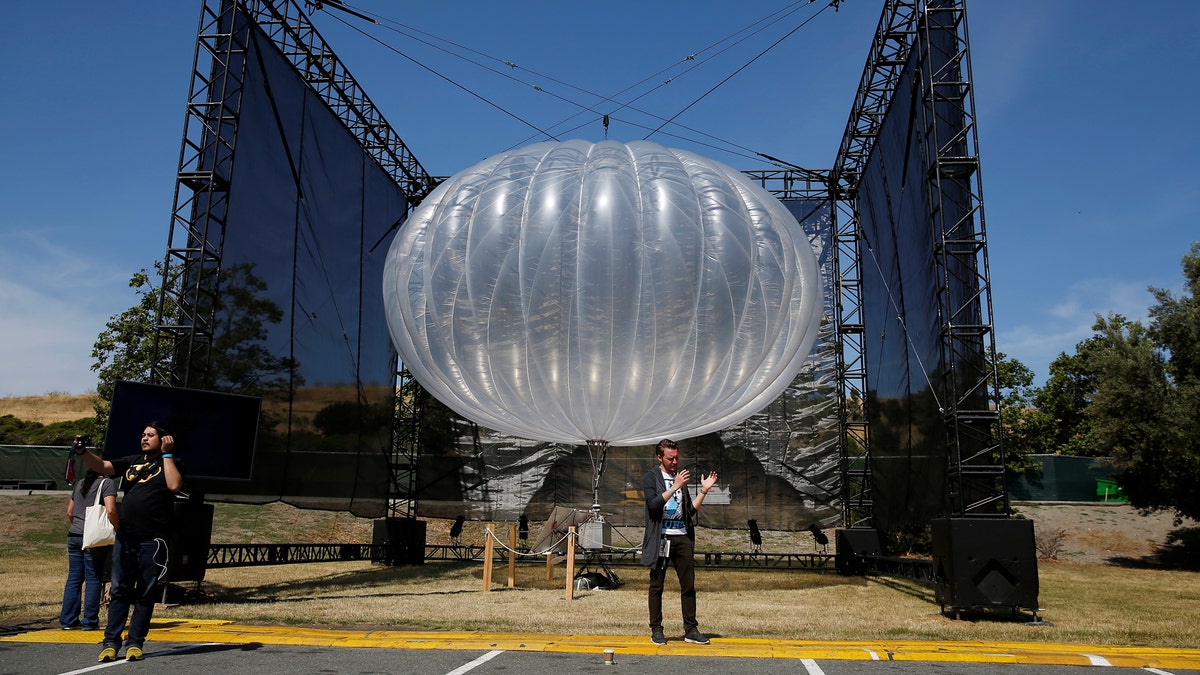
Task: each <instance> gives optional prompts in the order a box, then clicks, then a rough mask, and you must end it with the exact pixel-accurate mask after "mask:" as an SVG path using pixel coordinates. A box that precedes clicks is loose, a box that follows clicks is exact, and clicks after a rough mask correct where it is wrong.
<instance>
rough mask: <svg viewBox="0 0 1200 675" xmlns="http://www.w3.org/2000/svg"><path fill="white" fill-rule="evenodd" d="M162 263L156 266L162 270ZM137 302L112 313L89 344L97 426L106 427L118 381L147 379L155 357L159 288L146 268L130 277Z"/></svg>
mask: <svg viewBox="0 0 1200 675" xmlns="http://www.w3.org/2000/svg"><path fill="white" fill-rule="evenodd" d="M161 267H162V263H157V264H156V268H158V269H160V270H161ZM129 287H130V288H132V289H133V293H134V295H135V296H136V297H137V302H136V303H134V305H133V306H132V307H130V308H129V309H127V310H125V311H124V312H121V313H120V314H114V315H113V316H112V317H110V318H109V319H108V323H106V324H105V325H104V330H103V331H101V333H100V335H98V336H97V337H96V342H95V343H93V345H92V358H93V359H95V362H94V363H93V364H92V371H93V372H95V373H96V375H97V377H98V380H97V383H96V402H95V404H94V405H95V410H96V428H97V429H104V428H105V427H107V426H108V411H109V405H110V402H111V401H112V394H113V387H114V385H115V384H116V382H117V380H130V381H133V382H148V381H149V380H150V366H151V363H152V360H153V356H154V332H155V325H154V317H155V315H156V313H157V311H158V287H157V286H155V285H154V284H152V283H150V275H149V274H147V273H146V269H145V268H142V269H140V270H138V271H137V272H136V273H135V274H134V275H133V276H132V277H131V278H130V279H129Z"/></svg>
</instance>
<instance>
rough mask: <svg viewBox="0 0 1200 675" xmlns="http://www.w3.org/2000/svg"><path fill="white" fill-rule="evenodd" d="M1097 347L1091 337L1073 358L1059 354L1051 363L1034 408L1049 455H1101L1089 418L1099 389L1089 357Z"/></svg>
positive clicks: (1035, 398) (1077, 347)
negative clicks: (1096, 388)
mask: <svg viewBox="0 0 1200 675" xmlns="http://www.w3.org/2000/svg"><path fill="white" fill-rule="evenodd" d="M1097 343H1098V338H1096V337H1090V338H1088V339H1086V340H1083V341H1082V342H1080V343H1078V344H1076V345H1075V353H1074V354H1066V353H1060V354H1059V355H1058V358H1056V359H1054V361H1052V362H1051V363H1050V375H1049V377H1047V378H1046V383H1045V384H1044V385H1043V386H1042V388H1041V389H1039V390H1038V391H1037V392H1036V393H1035V394H1034V396H1033V399H1032V400H1033V405H1034V407H1036V408H1037V409H1038V411H1039V413H1040V415H1041V416H1042V419H1043V425H1042V427H1041V429H1040V432H1041V433H1042V434H1043V436H1042V439H1043V441H1042V442H1043V443H1044V446H1045V447H1046V449H1047V451H1048V452H1054V453H1058V454H1062V455H1073V456H1082V457H1096V456H1098V455H1099V454H1102V453H1101V452H1099V451H1098V450H1097V447H1096V442H1095V439H1094V438H1092V432H1091V419H1090V418H1089V417H1088V414H1087V409H1088V406H1089V405H1090V404H1091V401H1092V395H1093V392H1094V390H1095V387H1096V385H1095V382H1094V375H1093V373H1092V367H1091V365H1090V363H1089V361H1088V356H1089V354H1091V353H1092V352H1093V351H1094V350H1095V348H1096V346H1097Z"/></svg>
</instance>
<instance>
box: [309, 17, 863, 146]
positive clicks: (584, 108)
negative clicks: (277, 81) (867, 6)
mask: <svg viewBox="0 0 1200 675" xmlns="http://www.w3.org/2000/svg"><path fill="white" fill-rule="evenodd" d="M839 1H840V0H833V2H831V3H829V4H828V5H826V6H825V7H823V8H822V9H821V10H819V11H818V12H817V13H816V14H814V15H812V16H811V17H809V18H807V19H805V20H804V21H803V22H801V23H800V25H798V26H796V27H795V28H793V29H792V30H790V31H789V32H788V33H787V34H785V35H784V36H783V37H781V38H779V39H778V40H776V41H775V42H774V43H772V44H771V45H770V46H769V47H768V48H767V49H766V50H763V51H762V52H760V53H759V54H758V55H756V56H755V57H754V58H752V59H751V60H750V61H748V62H747V63H746V64H744V65H742V66H741V67H739V68H738V69H737V70H735V71H734V72H733V73H731V74H730V75H729V76H728V77H726V78H725V79H723V80H722V81H721V82H720V83H718V84H717V85H715V86H714V87H712V88H710V89H709V90H708V91H707V92H705V93H704V94H703V95H702V96H700V97H699V98H697V99H696V100H695V101H693V102H692V103H690V104H688V106H686V107H685V108H683V109H682V110H680V111H679V112H678V113H676V114H675V115H674V116H672V117H671V118H667V119H664V118H663V117H661V116H659V115H656V114H654V113H651V112H649V111H646V110H642V109H639V108H636V107H634V106H633V105H632V104H633V103H634V102H636V101H638V100H640V99H641V98H644V97H645V96H647V95H649V94H650V93H652V92H654V91H656V90H658V89H660V88H662V87H664V86H666V85H668V84H670V83H672V82H673V81H675V80H676V79H678V78H679V77H682V76H683V75H686V74H688V73H690V72H692V71H693V70H695V69H696V68H698V67H699V66H700V65H703V64H705V63H707V62H708V61H710V60H712V59H713V58H715V57H716V56H718V55H720V54H722V53H725V52H726V51H728V50H729V49H732V48H733V47H734V46H736V45H738V44H741V43H742V42H745V41H746V40H748V39H750V38H751V37H753V36H755V35H757V34H759V33H761V32H762V31H763V30H766V29H767V28H769V27H771V26H773V25H775V24H777V23H779V22H780V21H782V20H784V19H786V18H787V17H788V16H791V15H792V14H794V13H795V12H797V11H799V10H800V9H801V8H802V7H806V6H808V5H811V4H813V3H814V2H815V0H797V2H794V3H792V4H791V5H788V6H786V7H783V8H781V9H779V10H776V11H775V12H773V13H771V14H769V15H767V16H766V17H764V18H762V19H759V20H757V21H755V22H753V23H751V24H749V25H748V26H746V27H744V28H741V29H739V30H738V31H735V32H734V33H732V34H731V35H729V36H726V37H725V38H722V39H721V40H718V41H716V42H714V43H712V44H710V45H708V46H706V47H705V48H704V49H702V50H700V51H698V52H695V53H693V54H689V55H687V56H686V57H684V58H682V59H680V60H679V61H677V62H675V63H674V64H672V65H670V66H667V67H665V68H662V69H660V70H659V71H657V72H656V73H654V74H652V75H649V76H647V77H645V78H642V79H641V80H639V81H638V82H637V83H635V84H633V85H630V86H629V87H626V88H624V89H622V90H621V91H619V92H617V93H616V94H613V95H612V96H604V95H601V94H598V93H596V92H592V91H589V90H587V89H584V88H582V87H578V86H576V85H573V84H570V83H568V82H565V81H563V80H560V79H557V78H554V77H551V76H549V75H546V74H544V73H539V72H537V71H534V70H530V69H527V68H523V67H521V66H519V65H517V64H516V63H514V62H512V61H509V60H504V59H501V58H498V57H494V56H491V55H488V54H485V53H483V52H480V51H478V50H475V49H472V48H470V47H467V46H465V45H462V44H459V43H457V42H454V41H452V40H447V39H445V38H441V37H438V36H436V35H433V34H431V33H428V32H425V31H422V30H420V29H417V28H414V27H412V26H408V25H406V24H403V23H401V22H399V21H395V20H393V19H389V18H387V17H384V16H382V15H380V14H377V13H373V12H370V11H368V10H365V9H362V8H357V7H353V8H352V6H351V5H347V4H346V3H343V2H337V3H336V5H333V4H331V5H330V7H334V6H336V7H337V9H339V10H342V11H345V12H347V13H349V14H352V15H354V16H358V17H360V18H363V19H364V20H366V21H369V22H370V23H372V24H373V25H377V26H380V27H381V28H383V29H385V30H389V31H392V32H394V33H396V34H398V35H402V36H404V37H407V38H409V39H411V40H414V41H417V42H419V43H421V44H424V45H426V46H428V47H431V48H433V49H436V50H438V51H441V52H443V53H445V54H448V55H450V56H452V57H454V58H458V59H461V60H463V61H465V62H467V63H470V64H472V65H475V66H477V67H479V68H483V69H484V70H486V71H488V72H491V73H493V74H497V75H500V76H501V77H504V78H506V79H509V80H511V81H513V82H516V83H519V84H521V85H522V86H524V87H528V88H531V89H533V90H535V91H537V92H539V93H544V94H547V95H549V96H552V97H553V98H555V99H556V100H558V101H561V102H563V103H566V104H568V105H573V106H576V107H578V108H580V112H579V113H576V114H575V115H572V116H571V117H568V118H566V119H565V120H561V121H559V122H556V123H555V124H552V125H550V126H549V127H548V128H546V129H542V128H540V127H538V126H537V125H535V124H533V123H532V122H530V121H528V120H525V119H524V118H522V117H520V116H518V115H517V114H515V113H513V112H511V111H509V110H507V109H505V108H503V107H502V106H501V105H499V104H498V103H495V102H493V101H490V100H488V99H486V98H484V97H483V96H481V95H479V94H477V93H475V92H474V91H472V90H471V89H469V88H467V87H466V86H465V85H462V84H459V83H457V82H455V81H453V80H451V79H450V78H448V77H447V76H445V75H443V74H441V73H439V72H438V71H436V70H435V69H433V68H432V67H430V66H427V65H425V64H423V63H421V62H419V61H417V60H416V59H414V58H412V57H410V56H408V55H407V54H405V53H403V52H401V51H400V50H399V49H397V48H395V47H393V46H391V45H389V44H387V43H386V42H384V41H383V40H380V39H378V38H376V37H374V36H372V35H370V34H369V33H366V32H365V31H363V30H361V29H359V28H358V27H356V26H352V25H351V24H349V23H347V22H346V21H345V20H343V19H342V18H341V17H338V16H332V15H331V16H332V18H334V19H335V20H337V21H339V22H340V23H342V24H343V25H345V26H347V27H349V28H352V29H354V30H356V31H358V32H359V33H360V34H362V35H364V36H366V37H367V38H369V39H371V40H373V41H375V42H376V43H377V44H380V45H381V46H383V47H385V48H386V49H389V50H391V51H392V52H394V53H396V54H397V55H399V56H402V57H403V58H405V59H407V60H409V61H410V62H412V63H414V64H416V65H417V66H419V67H421V68H424V69H425V70H427V71H429V72H431V73H433V74H434V75H436V76H438V77H440V78H442V79H443V80H446V81H447V82H449V83H451V84H453V85H454V86H456V87H458V88H460V89H462V90H463V91H465V92H467V93H468V94H470V95H472V96H474V97H476V98H478V99H480V100H482V101H484V102H485V103H487V104H488V105H490V106H492V107H494V108H496V109H497V110H500V111H501V112H503V113H504V114H506V115H508V116H510V117H512V118H514V119H516V120H517V121H519V122H520V123H522V124H524V125H525V126H528V127H530V128H531V129H533V130H534V131H535V132H536V133H535V134H534V135H532V136H528V137H526V138H525V139H523V140H522V141H520V142H518V143H516V144H515V145H513V146H510V148H509V149H510V150H511V149H512V148H515V147H520V146H523V145H526V144H528V143H529V142H530V141H532V140H533V139H535V138H537V137H538V136H543V137H546V138H549V139H552V140H559V139H560V138H559V137H560V136H562V135H563V134H565V133H570V132H573V131H575V130H577V129H580V128H582V127H585V126H587V125H589V124H593V123H595V122H596V121H597V120H604V121H607V120H616V121H620V122H623V123H626V124H629V125H630V126H632V127H635V128H640V129H647V130H649V133H648V134H647V135H646V136H645V138H647V139H648V138H650V137H651V136H654V135H656V134H660V133H661V134H663V135H665V136H669V137H672V138H678V139H681V140H685V141H688V142H692V143H695V144H697V145H701V146H703V147H709V148H713V149H715V150H720V151H723V152H729V153H730V154H734V155H738V156H742V157H746V158H748V159H753V160H756V161H761V160H763V159H765V160H767V161H770V162H772V163H775V164H777V165H785V166H786V165H787V163H786V162H780V161H779V160H775V159H774V158H772V157H770V156H768V155H763V154H762V153H758V152H756V151H754V150H752V149H750V148H746V147H744V146H741V145H738V144H736V143H733V142H732V141H729V140H727V139H722V138H719V137H717V136H714V135H711V134H707V133H705V132H702V131H699V130H697V129H693V128H691V127H688V126H686V125H683V124H679V123H678V122H675V119H676V118H678V117H679V116H680V115H682V114H683V113H684V112H686V111H687V110H688V109H689V108H691V107H693V106H694V105H696V104H697V103H699V101H701V100H703V99H704V98H705V97H707V96H708V95H710V94H711V93H712V92H714V91H715V90H716V89H717V88H719V87H720V86H722V85H723V84H724V83H725V82H728V81H729V80H730V79H732V78H733V77H734V76H735V75H737V74H738V73H740V72H741V71H742V70H744V69H745V68H747V67H748V66H749V65H750V64H752V63H754V62H755V61H757V60H758V59H759V58H761V57H762V56H764V55H765V54H766V53H767V52H769V51H770V50H771V49H773V48H774V47H775V46H777V45H778V44H780V43H782V42H783V41H784V40H786V39H787V38H788V37H790V36H791V35H793V34H795V33H796V31H798V30H799V29H800V28H802V27H804V26H805V25H807V24H808V23H810V22H811V21H813V20H814V19H816V18H817V17H818V16H820V15H821V14H822V13H824V12H825V10H826V9H828V8H829V7H834V8H835V9H836V6H837V5H838V3H839ZM317 8H318V9H320V5H319V4H318V6H317ZM743 33H745V35H744V36H743V37H741V38H740V39H738V40H733V41H732V42H731V43H730V44H729V45H728V46H726V47H724V48H723V49H720V50H718V51H716V52H715V53H714V54H712V55H710V56H708V57H707V58H704V59H699V60H698V59H697V58H696V57H697V56H698V55H700V54H704V53H706V52H709V51H711V50H713V49H715V48H716V47H718V46H719V45H722V44H725V43H728V42H730V41H731V40H732V39H733V38H734V37H735V36H738V35H741V34H743ZM419 36H424V37H419ZM425 38H429V39H425ZM432 41H437V42H440V43H444V44H447V45H451V46H452V47H454V48H455V49H458V50H460V51H462V52H466V53H469V54H474V55H476V56H479V57H481V58H483V59H486V60H491V61H495V62H496V63H498V64H502V65H503V66H506V67H507V68H508V69H510V70H523V71H525V72H528V73H531V74H533V75H535V76H537V77H539V78H543V79H544V80H546V81H549V82H552V83H555V84H558V85H561V86H563V87H567V88H570V89H573V90H575V91H578V92H580V93H583V94H586V95H588V96H591V97H594V98H596V99H598V101H599V103H613V104H615V105H616V106H617V107H616V108H614V109H612V110H610V111H608V112H603V113H602V112H601V111H600V110H599V109H598V106H597V105H585V104H582V103H579V102H576V101H572V100H570V99H568V98H566V97H564V96H561V95H558V94H556V93H554V92H552V91H549V90H547V89H546V88H544V87H542V86H539V85H537V84H534V83H532V82H526V81H522V80H521V79H519V78H517V77H514V76H512V75H511V74H509V73H506V72H503V71H501V70H498V69H497V68H494V67H491V66H488V65H486V64H484V63H481V62H480V61H478V60H475V59H471V58H468V57H466V56H463V55H462V54H459V53H455V52H454V51H451V50H450V49H447V48H445V47H442V46H440V45H438V44H434V43H433V42H432ZM688 62H692V65H691V66H690V67H688V68H686V69H684V70H682V71H681V72H679V73H677V74H675V75H673V76H672V77H668V78H667V79H665V80H663V81H662V82H660V83H659V84H658V85H656V86H655V87H652V88H650V89H648V90H646V91H645V92H643V93H642V94H639V95H638V96H636V97H634V98H632V99H630V100H629V101H626V102H623V103H622V102H620V101H618V100H617V97H618V96H621V95H622V94H624V93H626V92H629V91H631V90H633V89H635V88H637V87H640V86H641V85H643V84H645V83H646V82H648V81H650V80H652V79H653V78H655V77H657V76H659V75H662V74H663V73H667V72H669V71H671V70H673V69H675V68H678V67H679V66H680V65H682V64H685V63H688ZM626 108H628V109H630V110H633V111H635V112H637V113H639V114H642V115H646V116H648V117H651V118H653V119H657V120H661V121H662V124H660V125H659V126H658V127H656V128H651V127H649V126H648V125H642V124H637V123H634V122H632V121H631V120H626V119H623V118H619V117H616V116H615V114H614V113H616V112H617V111H620V110H623V109H626ZM584 112H591V113H594V114H595V117H594V118H589V119H588V120H587V121H585V122H583V123H581V124H579V125H577V126H575V127H571V128H569V129H567V130H566V131H562V132H559V133H554V132H553V130H554V129H556V128H559V127H561V126H562V125H563V124H565V123H566V122H568V121H570V120H572V119H574V118H576V117H578V116H579V115H580V114H582V113H584ZM667 125H673V126H676V127H679V128H681V129H684V130H686V131H688V132H690V133H692V134H697V135H699V136H703V137H705V138H708V139H711V140H713V141H716V142H718V143H721V144H724V146H718V145H712V144H710V143H703V142H698V141H696V140H695V139H694V138H690V137H686V136H682V135H678V134H668V133H665V132H663V129H664V127H666V126H667ZM606 131H607V129H606ZM729 147H733V148H737V149H739V150H742V151H745V152H746V153H748V154H741V153H738V152H734V151H731V150H729V149H728V148H729Z"/></svg>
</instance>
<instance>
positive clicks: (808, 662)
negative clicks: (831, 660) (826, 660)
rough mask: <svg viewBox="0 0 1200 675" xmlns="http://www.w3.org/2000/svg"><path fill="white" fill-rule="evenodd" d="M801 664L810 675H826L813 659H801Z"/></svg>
mask: <svg viewBox="0 0 1200 675" xmlns="http://www.w3.org/2000/svg"><path fill="white" fill-rule="evenodd" d="M800 664H801V665H803V666H804V669H805V670H807V671H808V675H825V671H823V670H821V666H818V665H817V662H816V661H813V660H812V659H800Z"/></svg>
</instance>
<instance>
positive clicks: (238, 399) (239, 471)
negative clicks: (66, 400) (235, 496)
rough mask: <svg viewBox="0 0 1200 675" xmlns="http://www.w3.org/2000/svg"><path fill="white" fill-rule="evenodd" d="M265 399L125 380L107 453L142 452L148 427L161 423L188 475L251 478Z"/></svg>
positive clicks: (118, 388) (117, 390)
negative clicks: (155, 422)
mask: <svg viewBox="0 0 1200 675" xmlns="http://www.w3.org/2000/svg"><path fill="white" fill-rule="evenodd" d="M261 410H262V399H261V398H258V397H255V396H241V395H238V394H224V393H220V392H215V391H204V390H200V389H186V388H183V387H168V386H163V385H157V384H144V383H141V382H128V381H125V380H120V381H118V382H117V383H116V385H115V387H114V389H113V397H112V409H111V410H110V412H109V416H108V430H107V432H106V433H105V436H104V455H105V456H106V457H124V456H126V455H133V454H137V453H139V452H141V438H142V430H143V429H145V428H146V424H147V423H148V422H151V421H158V422H160V423H161V424H162V426H163V427H164V428H165V429H167V431H170V432H171V435H172V436H173V437H174V438H175V448H174V453H175V454H176V455H177V456H178V457H181V458H182V459H183V461H184V462H185V464H184V469H185V471H186V476H185V477H186V478H188V479H192V478H206V479H215V480H237V481H245V480H250V473H251V471H252V469H253V468H254V449H255V445H256V443H257V440H258V418H259V413H260V412H261Z"/></svg>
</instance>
